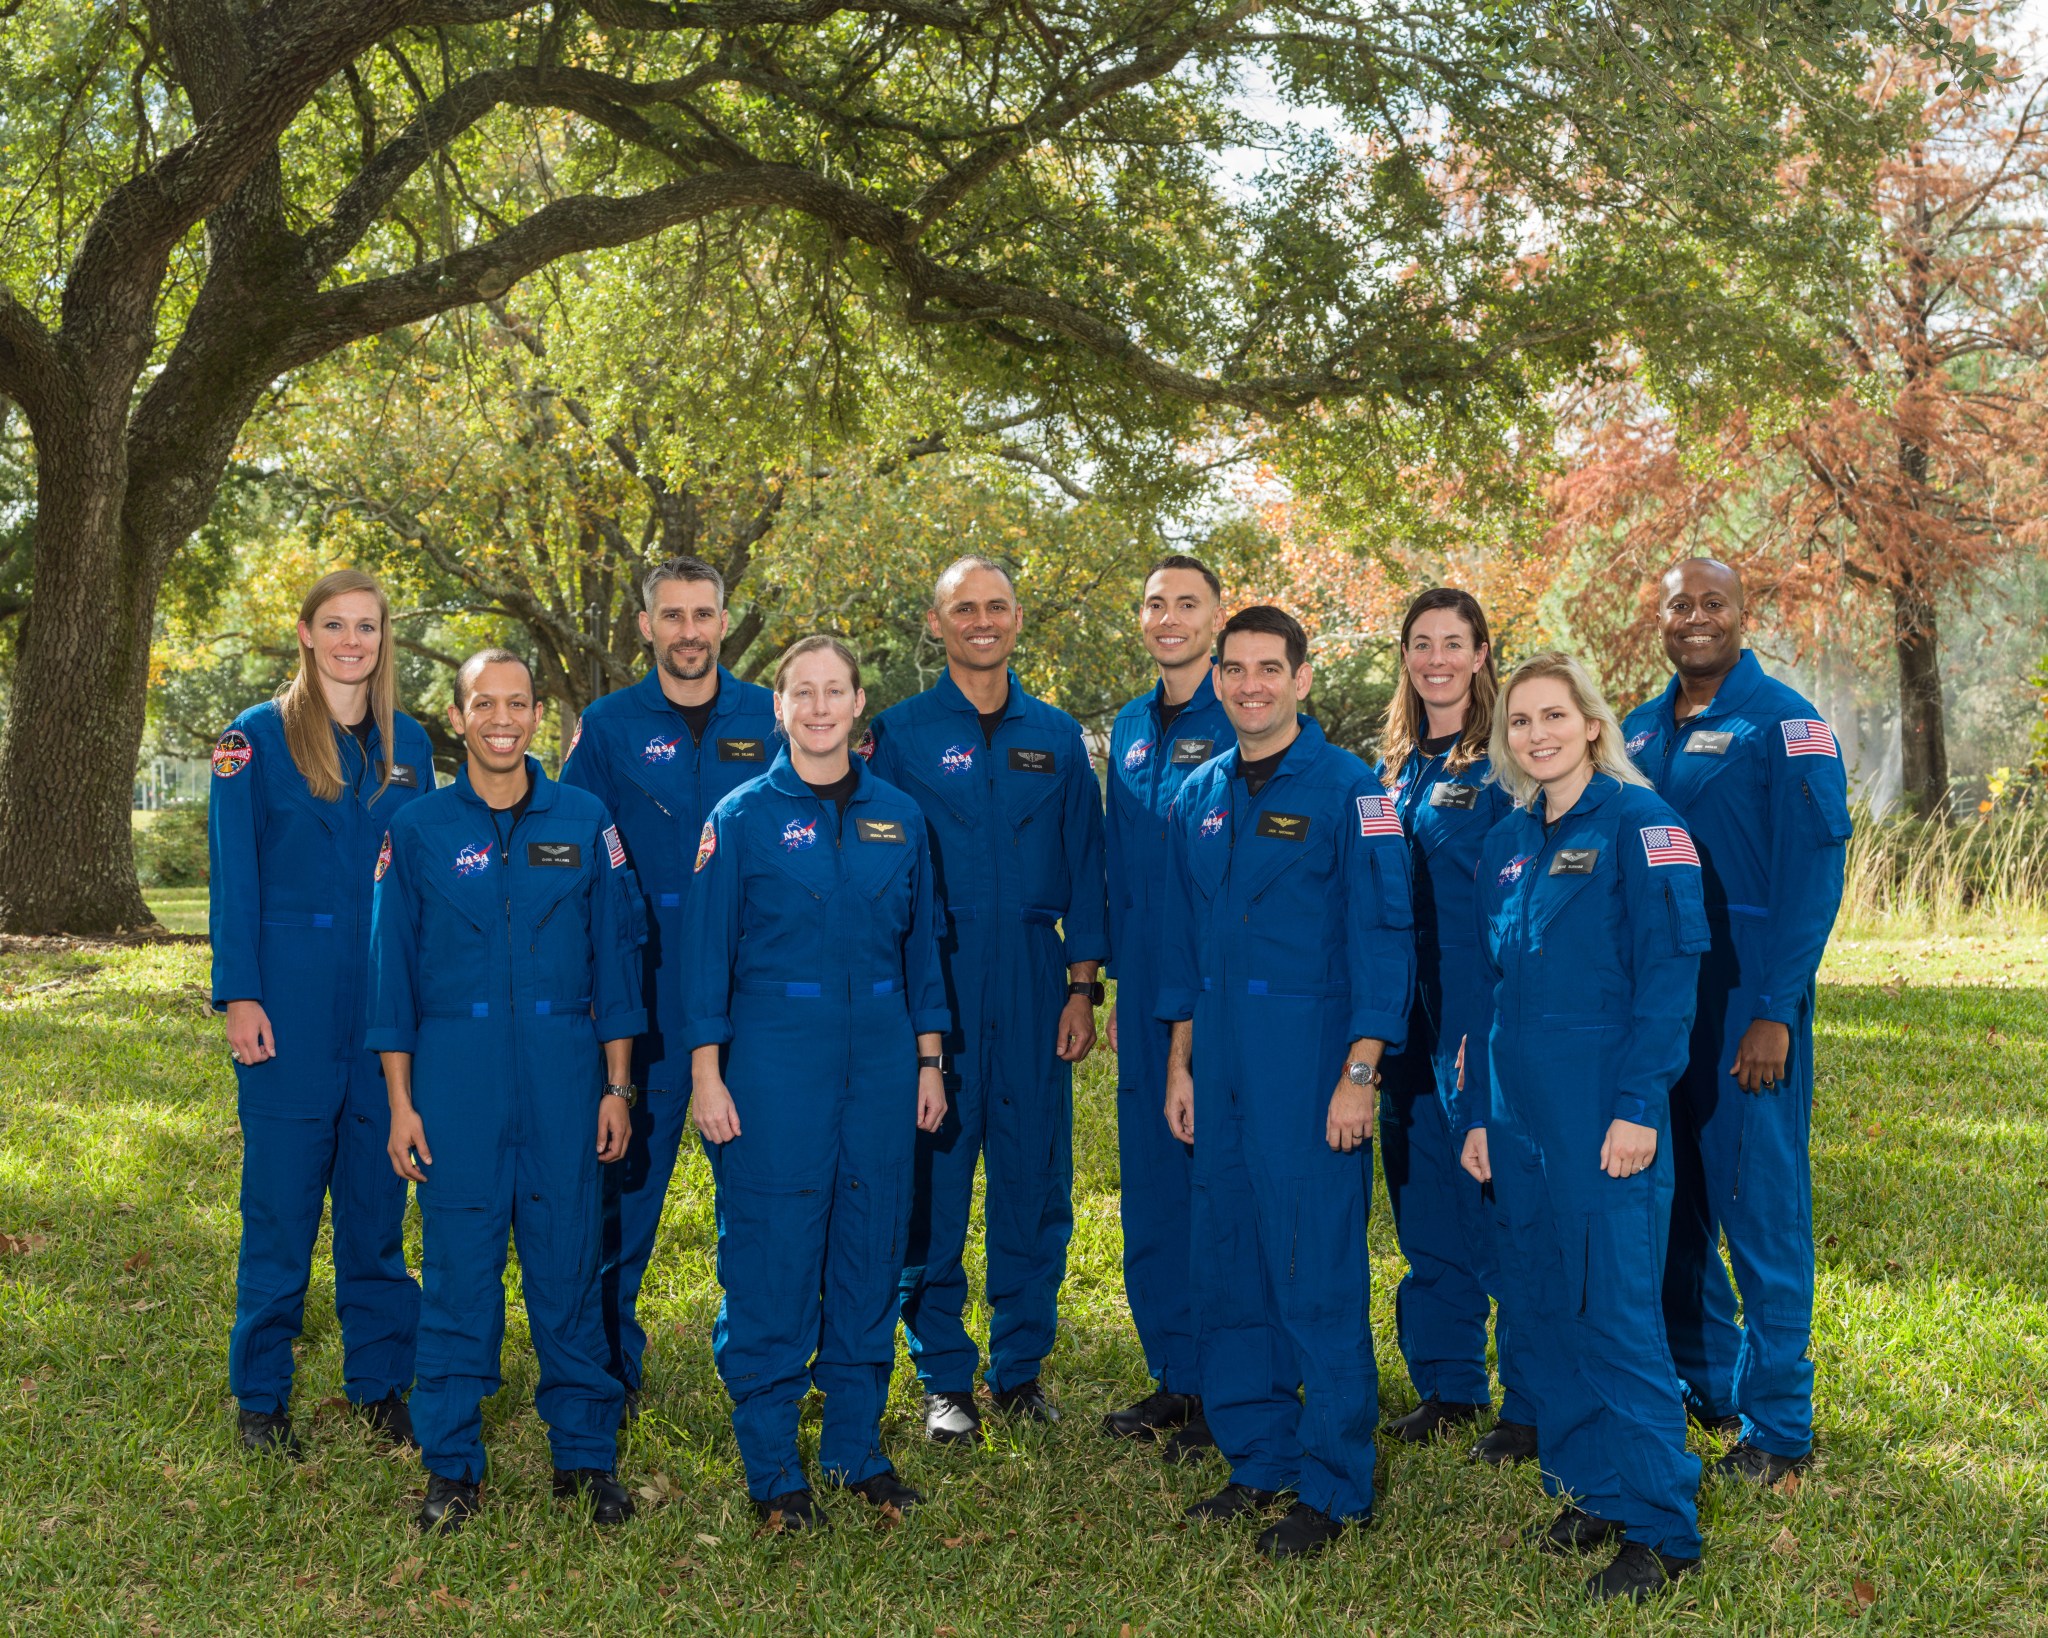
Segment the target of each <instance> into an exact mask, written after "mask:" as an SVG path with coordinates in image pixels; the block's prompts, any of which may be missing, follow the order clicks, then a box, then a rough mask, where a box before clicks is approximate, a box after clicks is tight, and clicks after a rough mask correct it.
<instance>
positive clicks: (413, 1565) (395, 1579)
mask: <svg viewBox="0 0 2048 1638" xmlns="http://www.w3.org/2000/svg"><path fill="white" fill-rule="evenodd" d="M426 1567H427V1566H426V1561H425V1560H424V1559H417V1558H408V1559H404V1560H402V1561H400V1562H399V1563H397V1564H395V1565H393V1566H392V1569H391V1573H390V1574H389V1575H387V1576H386V1577H385V1578H384V1585H385V1586H387V1587H399V1586H403V1585H404V1584H405V1583H406V1582H408V1581H417V1580H419V1578H420V1571H422V1570H424V1569H425V1568H426Z"/></svg>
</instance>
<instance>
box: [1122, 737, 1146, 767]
mask: <svg viewBox="0 0 2048 1638" xmlns="http://www.w3.org/2000/svg"><path fill="white" fill-rule="evenodd" d="M1151 754H1152V742H1151V741H1150V740H1149V739H1141V740H1139V741H1138V742H1137V743H1136V744H1135V745H1133V746H1132V747H1131V748H1130V749H1129V750H1128V751H1126V752H1124V772H1125V773H1136V772H1137V771H1138V770H1139V769H1140V768H1142V767H1144V766H1145V759H1146V758H1147V757H1149V756H1150V755H1151Z"/></svg>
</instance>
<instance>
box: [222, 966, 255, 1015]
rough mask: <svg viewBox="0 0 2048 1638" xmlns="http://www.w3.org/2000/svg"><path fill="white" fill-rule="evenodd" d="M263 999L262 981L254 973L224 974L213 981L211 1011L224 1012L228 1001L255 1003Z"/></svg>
mask: <svg viewBox="0 0 2048 1638" xmlns="http://www.w3.org/2000/svg"><path fill="white" fill-rule="evenodd" d="M262 999H263V981H262V980H261V979H260V978H258V977H257V976H256V975H255V974H254V973H238V972H232V971H230V972H225V973H220V974H218V975H216V976H215V978H214V981H213V1010H214V1011H215V1012H226V1011H227V1010H228V1003H229V1002H230V1001H256V1002H261V1001H262Z"/></svg>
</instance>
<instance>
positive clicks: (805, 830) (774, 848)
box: [747, 806, 839, 899]
mask: <svg viewBox="0 0 2048 1638" xmlns="http://www.w3.org/2000/svg"><path fill="white" fill-rule="evenodd" d="M748 823H749V826H750V827H751V828H750V829H749V830H748V833H747V858H748V860H749V862H750V863H753V862H756V861H758V865H759V868H760V869H762V870H764V871H766V872H767V873H768V875H769V876H770V877H772V878H777V879H779V880H780V881H782V882H784V883H794V884H795V885H796V886H797V887H798V888H800V889H802V891H803V892H805V893H806V894H808V895H810V896H811V897H812V898H817V899H822V898H824V897H825V896H826V895H827V894H829V893H830V892H831V891H832V890H833V889H834V888H835V887H837V886H838V885H839V882H838V874H839V867H838V865H837V864H836V863H835V862H834V848H833V846H832V839H833V829H832V820H831V819H830V818H828V817H827V816H826V815H825V814H824V813H823V812H822V811H821V810H820V809H819V808H817V807H815V806H814V807H812V808H811V809H810V810H809V811H808V812H806V811H805V810H803V809H801V808H796V807H790V808H784V809H781V810H779V811H777V812H773V813H759V814H750V815H749V816H748Z"/></svg>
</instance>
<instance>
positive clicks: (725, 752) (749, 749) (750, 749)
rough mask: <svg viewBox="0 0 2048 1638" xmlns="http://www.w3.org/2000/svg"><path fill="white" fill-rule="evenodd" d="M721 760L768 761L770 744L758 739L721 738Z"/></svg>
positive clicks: (719, 745) (719, 758) (719, 754)
mask: <svg viewBox="0 0 2048 1638" xmlns="http://www.w3.org/2000/svg"><path fill="white" fill-rule="evenodd" d="M718 760H719V761H720V762H766V761H767V760H768V746H767V744H766V743H765V742H764V741H762V740H758V739H721V740H720V741H719V742H718Z"/></svg>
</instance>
